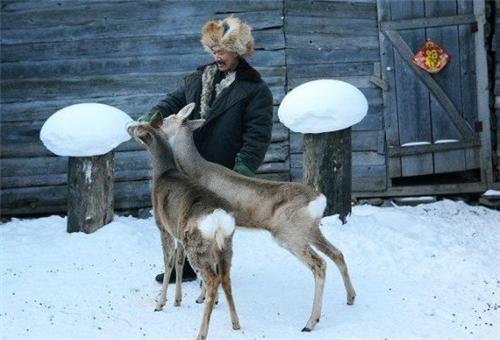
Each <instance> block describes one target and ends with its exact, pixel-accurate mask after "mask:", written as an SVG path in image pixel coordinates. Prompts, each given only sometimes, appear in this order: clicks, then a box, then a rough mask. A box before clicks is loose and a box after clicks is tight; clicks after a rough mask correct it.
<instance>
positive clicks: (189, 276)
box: [155, 261, 196, 283]
mask: <svg viewBox="0 0 500 340" xmlns="http://www.w3.org/2000/svg"><path fill="white" fill-rule="evenodd" d="M164 277H165V274H164V273H161V274H158V275H156V277H155V280H156V282H158V283H163V278H164ZM194 280H196V273H195V272H194V270H193V268H192V267H191V265H190V264H189V262H188V261H184V268H183V269H182V282H189V281H194ZM168 283H175V268H173V269H172V273H171V274H170V280H168Z"/></svg>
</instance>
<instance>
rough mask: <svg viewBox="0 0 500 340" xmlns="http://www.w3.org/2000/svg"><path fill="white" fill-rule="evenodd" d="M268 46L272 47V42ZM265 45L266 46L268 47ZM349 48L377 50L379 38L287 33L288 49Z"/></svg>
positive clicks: (371, 36) (372, 36)
mask: <svg viewBox="0 0 500 340" xmlns="http://www.w3.org/2000/svg"><path fill="white" fill-rule="evenodd" d="M266 43H267V44H269V45H271V43H270V42H267V41H266ZM267 44H266V45H264V46H267ZM346 46H348V47H349V48H351V49H358V50H363V49H376V48H379V42H378V37H376V36H374V35H369V36H358V35H353V36H344V35H341V36H338V35H332V34H331V33H304V32H290V33H288V32H287V33H286V47H287V48H316V49H319V48H321V49H331V50H335V49H345V48H346Z"/></svg>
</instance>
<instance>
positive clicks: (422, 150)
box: [388, 140, 481, 157]
mask: <svg viewBox="0 0 500 340" xmlns="http://www.w3.org/2000/svg"><path fill="white" fill-rule="evenodd" d="M480 146H481V143H480V142H479V141H476V140H472V141H469V140H465V141H459V142H455V143H438V144H428V145H414V146H390V147H388V152H389V157H401V156H410V155H420V154H426V153H430V152H438V151H449V150H460V149H467V148H478V147H480Z"/></svg>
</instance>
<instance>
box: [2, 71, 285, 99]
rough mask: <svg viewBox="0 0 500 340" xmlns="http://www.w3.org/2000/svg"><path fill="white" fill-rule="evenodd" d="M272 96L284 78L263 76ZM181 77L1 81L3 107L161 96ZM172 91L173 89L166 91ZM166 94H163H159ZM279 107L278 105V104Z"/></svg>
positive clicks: (281, 91)
mask: <svg viewBox="0 0 500 340" xmlns="http://www.w3.org/2000/svg"><path fill="white" fill-rule="evenodd" d="M263 76H264V77H265V80H266V82H267V84H268V85H269V87H270V89H271V91H272V92H273V96H275V97H276V98H274V99H275V101H276V100H281V99H282V98H283V96H284V88H283V83H284V77H283V76H281V75H278V76H265V75H263ZM180 78H181V75H177V74H176V75H174V74H160V75H157V74H148V75H135V74H127V75H113V76H111V75H110V76H105V77H104V76H95V77H80V78H74V79H25V80H5V81H3V82H2V83H1V91H2V95H3V103H16V102H18V101H22V100H24V99H25V98H26V93H28V92H29V93H30V98H31V99H32V100H42V99H47V100H56V99H58V98H61V97H63V98H65V99H72V100H74V101H77V100H81V98H82V97H84V98H85V97H86V98H96V97H101V96H102V97H112V96H113V95H117V96H125V95H128V94H130V93H136V94H147V93H151V92H154V93H162V92H163V91H164V89H165V87H166V86H165V84H177V83H178V82H179V80H180ZM170 90H173V87H172V88H170ZM163 93H166V92H163ZM278 103H279V102H278Z"/></svg>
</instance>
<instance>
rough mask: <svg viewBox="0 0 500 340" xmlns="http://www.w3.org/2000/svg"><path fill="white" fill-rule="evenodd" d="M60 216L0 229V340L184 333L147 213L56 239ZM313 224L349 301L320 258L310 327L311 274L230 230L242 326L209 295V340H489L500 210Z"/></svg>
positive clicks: (454, 205) (366, 214) (428, 210)
mask: <svg viewBox="0 0 500 340" xmlns="http://www.w3.org/2000/svg"><path fill="white" fill-rule="evenodd" d="M65 230H66V219H65V218H61V217H57V216H52V217H47V218H38V219H28V220H18V219H16V220H13V221H11V222H8V223H4V224H3V225H1V226H0V249H1V250H0V251H1V253H0V275H1V289H0V326H1V329H0V333H1V335H0V337H1V339H6V340H7V339H8V340H11V339H193V338H194V337H195V336H196V334H197V330H198V327H199V324H200V319H201V315H202V307H201V306H200V305H197V304H196V303H195V302H194V300H195V298H196V297H197V295H198V292H199V288H198V284H197V283H195V282H191V283H187V284H184V300H183V302H182V306H181V307H173V302H172V297H173V293H174V290H173V289H172V288H173V287H172V286H170V289H169V294H168V295H169V301H168V302H167V306H166V307H165V309H164V310H163V311H162V312H154V311H153V309H154V307H155V298H156V296H157V293H158V292H159V290H160V285H158V284H156V283H155V282H154V280H153V278H154V276H155V275H156V274H157V273H159V272H160V271H161V269H162V255H161V249H160V241H159V236H158V231H157V230H156V227H155V226H154V225H153V222H152V220H151V219H149V220H140V219H136V218H132V217H116V218H115V221H114V222H112V223H111V224H109V225H108V226H106V227H104V228H103V229H101V230H99V231H98V232H96V233H94V234H91V235H85V234H81V233H74V234H67V233H66V232H65ZM322 230H323V231H324V233H325V234H326V235H327V237H328V238H329V239H330V240H331V241H332V242H333V243H334V244H335V245H336V246H337V247H339V248H340V249H342V251H343V252H344V255H345V257H346V259H347V262H348V265H349V269H350V272H351V277H352V280H353V283H354V286H355V288H356V291H357V294H358V297H357V300H356V303H355V304H354V305H353V306H348V305H346V303H345V302H346V298H345V293H344V289H343V287H342V283H341V278H340V275H339V273H338V271H337V270H336V268H335V266H334V265H333V263H331V262H330V261H329V262H328V263H329V267H328V273H327V281H326V288H325V295H324V301H323V302H324V303H323V313H322V319H321V322H320V323H319V324H318V325H317V326H316V328H315V329H314V330H313V332H311V333H301V332H300V330H301V329H302V327H303V326H304V325H305V323H306V321H307V317H308V316H309V312H310V308H311V303H312V293H313V280H312V275H311V274H310V273H309V272H308V271H307V270H306V268H305V267H303V266H302V264H300V263H299V262H298V261H297V260H296V259H295V258H294V257H292V256H291V255H289V254H288V253H287V252H286V251H285V250H284V249H282V248H280V247H278V246H277V245H276V244H274V242H273V241H272V239H271V238H270V236H269V235H268V234H267V233H265V232H249V231H245V230H238V231H237V233H236V235H235V241H234V263H233V268H232V278H233V290H234V297H235V302H236V307H237V310H238V313H239V317H240V321H241V326H242V329H241V330H240V331H233V330H232V329H231V326H230V322H229V316H228V311H227V304H226V301H225V300H224V298H223V295H221V300H220V303H219V305H218V306H217V307H216V308H215V310H214V313H213V315H212V320H211V324H210V329H209V334H208V338H209V339H315V340H316V339H318V340H320V339H324V340H331V339H498V338H499V335H500V310H499V306H500V212H498V211H493V210H489V209H486V208H483V207H471V206H468V205H466V204H465V203H462V202H453V201H447V200H446V201H439V202H436V203H432V204H422V205H419V206H417V207H391V208H378V207H373V206H356V207H354V209H353V214H352V216H351V217H350V218H349V220H348V223H347V224H346V225H342V224H341V223H340V222H339V221H338V219H337V218H336V217H333V216H332V217H326V218H324V219H323V226H322Z"/></svg>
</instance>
